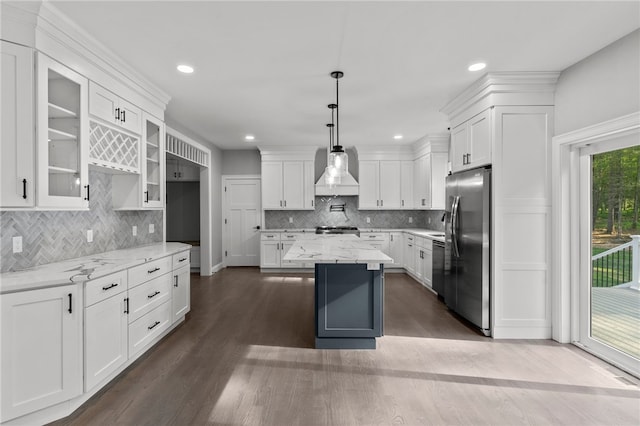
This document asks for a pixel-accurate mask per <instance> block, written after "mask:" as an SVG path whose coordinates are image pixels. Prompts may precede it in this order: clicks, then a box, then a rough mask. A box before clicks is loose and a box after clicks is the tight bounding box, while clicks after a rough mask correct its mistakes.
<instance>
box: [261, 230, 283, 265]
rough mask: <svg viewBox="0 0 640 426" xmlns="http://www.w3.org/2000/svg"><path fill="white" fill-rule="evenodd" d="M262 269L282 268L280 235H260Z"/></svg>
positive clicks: (275, 233)
mask: <svg viewBox="0 0 640 426" xmlns="http://www.w3.org/2000/svg"><path fill="white" fill-rule="evenodd" d="M260 267H261V268H279V267H280V233H279V232H271V233H263V234H261V235H260Z"/></svg>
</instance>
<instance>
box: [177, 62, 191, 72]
mask: <svg viewBox="0 0 640 426" xmlns="http://www.w3.org/2000/svg"><path fill="white" fill-rule="evenodd" d="M177 68H178V71H180V72H183V73H185V74H191V73H192V72H193V67H192V66H190V65H185V64H180V65H178V67H177Z"/></svg>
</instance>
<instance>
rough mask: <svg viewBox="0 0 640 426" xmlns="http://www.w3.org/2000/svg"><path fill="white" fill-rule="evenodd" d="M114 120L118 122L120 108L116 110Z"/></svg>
mask: <svg viewBox="0 0 640 426" xmlns="http://www.w3.org/2000/svg"><path fill="white" fill-rule="evenodd" d="M116 120H118V121H120V108H116Z"/></svg>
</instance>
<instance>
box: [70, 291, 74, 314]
mask: <svg viewBox="0 0 640 426" xmlns="http://www.w3.org/2000/svg"><path fill="white" fill-rule="evenodd" d="M72 297H73V295H72V294H71V293H69V313H70V314H71V313H73V299H72Z"/></svg>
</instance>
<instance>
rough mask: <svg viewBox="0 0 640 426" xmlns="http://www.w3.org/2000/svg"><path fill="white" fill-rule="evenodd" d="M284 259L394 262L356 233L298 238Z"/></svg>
mask: <svg viewBox="0 0 640 426" xmlns="http://www.w3.org/2000/svg"><path fill="white" fill-rule="evenodd" d="M283 260H287V261H293V262H314V263H383V262H393V259H391V258H390V257H389V256H387V255H386V254H384V253H382V252H381V251H380V250H378V249H377V248H375V247H373V246H372V245H370V244H369V243H367V242H365V241H362V240H361V239H360V238H358V237H357V236H355V235H314V236H313V237H311V238H308V239H305V240H297V241H295V242H294V243H293V245H292V246H291V248H290V249H289V251H288V252H287V253H286V254H285V256H284V257H283Z"/></svg>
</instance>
